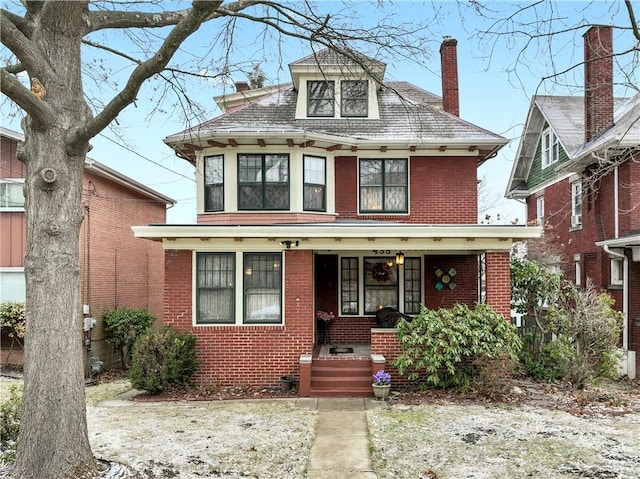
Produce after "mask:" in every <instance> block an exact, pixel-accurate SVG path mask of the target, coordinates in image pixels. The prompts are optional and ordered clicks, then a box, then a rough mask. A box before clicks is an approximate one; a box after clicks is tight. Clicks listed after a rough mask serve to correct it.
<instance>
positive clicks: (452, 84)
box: [440, 38, 460, 116]
mask: <svg viewBox="0 0 640 479" xmlns="http://www.w3.org/2000/svg"><path fill="white" fill-rule="evenodd" d="M457 44H458V41H457V40H455V39H454V38H447V39H445V40H444V41H443V42H442V44H441V45H440V65H441V70H440V71H441V74H442V109H443V110H444V111H446V112H449V113H451V114H453V115H455V116H460V107H459V100H458V53H457Z"/></svg>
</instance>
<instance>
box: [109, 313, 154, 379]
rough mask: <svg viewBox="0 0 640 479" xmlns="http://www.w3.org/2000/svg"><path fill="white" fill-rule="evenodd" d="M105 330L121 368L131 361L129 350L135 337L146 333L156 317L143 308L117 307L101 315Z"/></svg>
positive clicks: (130, 350)
mask: <svg viewBox="0 0 640 479" xmlns="http://www.w3.org/2000/svg"><path fill="white" fill-rule="evenodd" d="M102 319H103V320H104V327H105V330H106V331H107V332H108V333H110V334H111V339H109V342H110V343H111V345H112V346H113V349H114V350H115V351H117V352H118V353H119V354H120V361H121V364H122V367H123V368H127V366H128V365H129V364H130V361H131V352H132V349H133V345H134V344H135V342H136V339H138V337H140V336H141V335H143V334H144V333H146V332H147V331H148V330H149V328H150V327H151V325H152V324H153V322H154V321H155V320H156V317H155V316H153V315H152V314H149V312H148V311H147V310H145V309H129V308H118V309H114V310H112V311H106V312H105V313H104V314H103V315H102Z"/></svg>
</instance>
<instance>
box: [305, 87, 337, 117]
mask: <svg viewBox="0 0 640 479" xmlns="http://www.w3.org/2000/svg"><path fill="white" fill-rule="evenodd" d="M334 89H335V87H334V82H332V81H324V80H323V81H308V82H307V116H334V103H335V101H334V96H335V93H334Z"/></svg>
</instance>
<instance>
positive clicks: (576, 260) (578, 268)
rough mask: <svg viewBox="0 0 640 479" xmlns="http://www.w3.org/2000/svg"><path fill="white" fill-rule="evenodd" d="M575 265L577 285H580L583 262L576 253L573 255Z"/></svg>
mask: <svg viewBox="0 0 640 479" xmlns="http://www.w3.org/2000/svg"><path fill="white" fill-rule="evenodd" d="M573 266H574V270H575V275H576V281H575V284H576V286H580V285H581V284H582V263H581V262H580V255H579V254H576V255H574V256H573Z"/></svg>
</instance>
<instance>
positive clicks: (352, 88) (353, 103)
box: [340, 80, 369, 117]
mask: <svg viewBox="0 0 640 479" xmlns="http://www.w3.org/2000/svg"><path fill="white" fill-rule="evenodd" d="M340 92H341V98H342V101H341V110H340V114H341V115H342V116H345V117H347V116H356V117H363V116H367V111H368V105H369V102H368V96H369V82H367V81H366V80H345V81H343V82H341V83H340Z"/></svg>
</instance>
